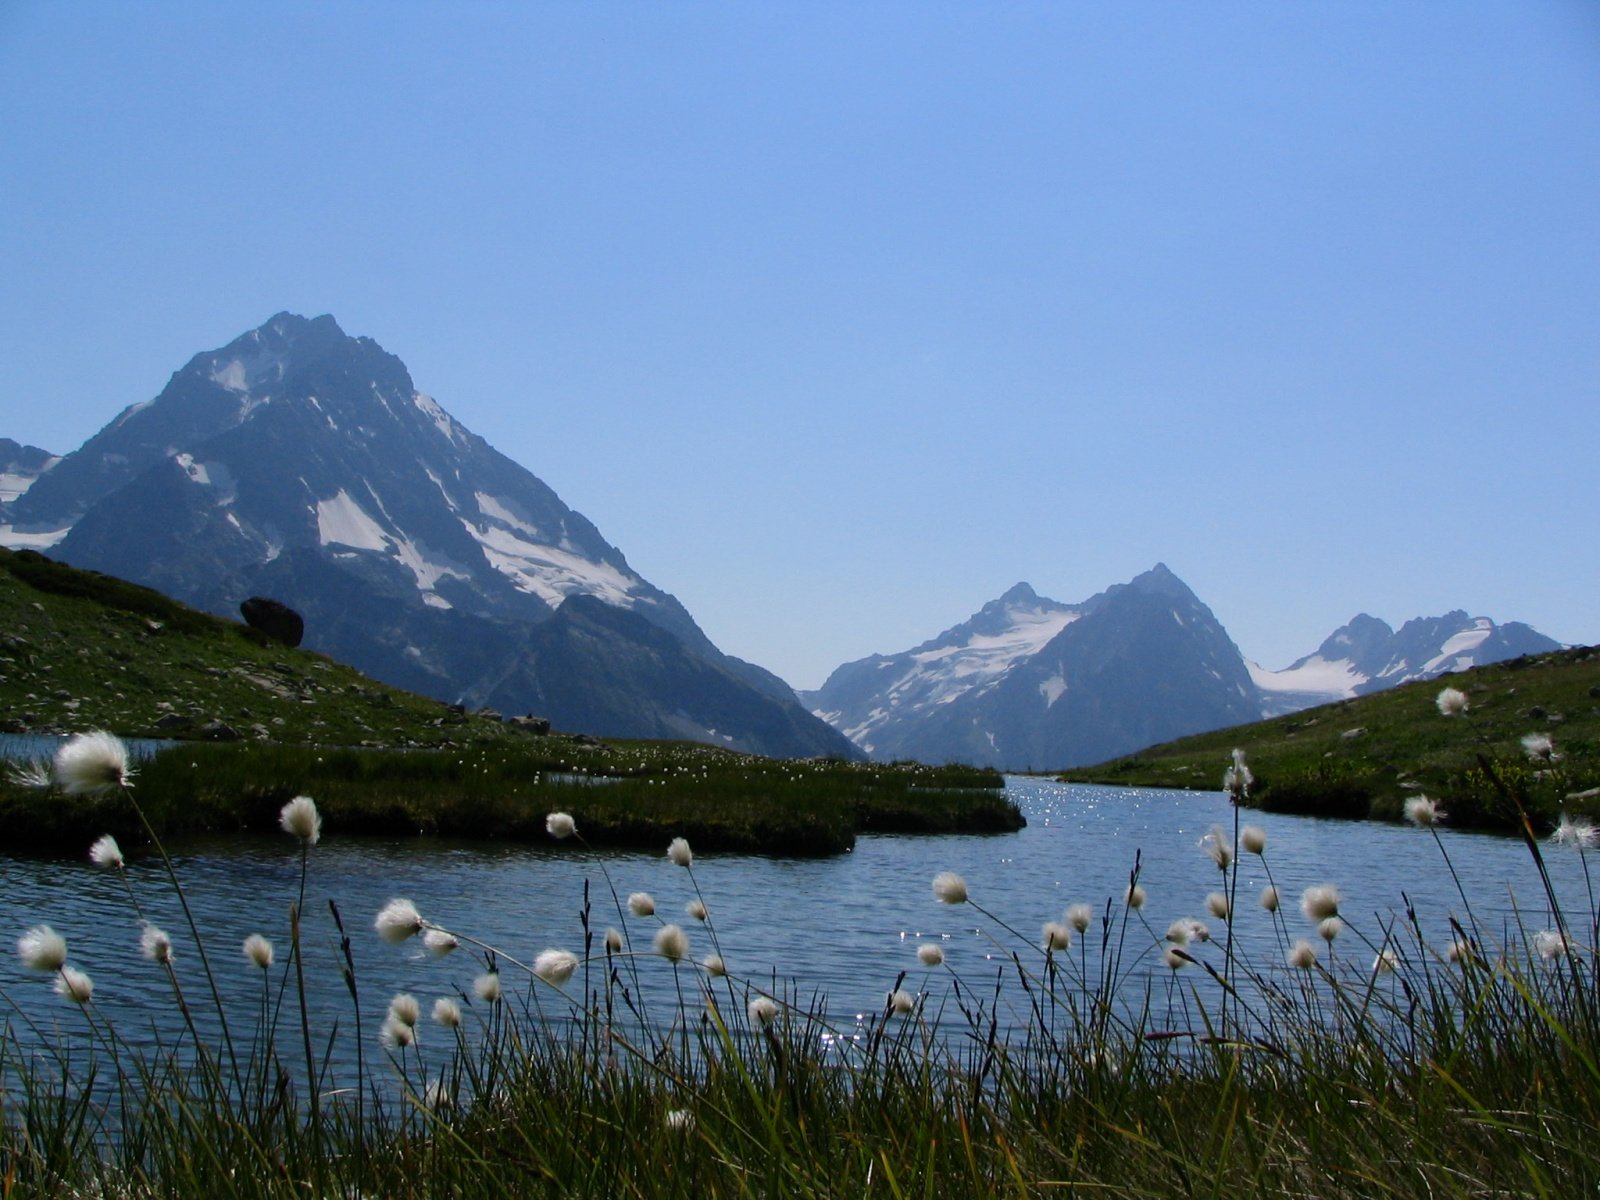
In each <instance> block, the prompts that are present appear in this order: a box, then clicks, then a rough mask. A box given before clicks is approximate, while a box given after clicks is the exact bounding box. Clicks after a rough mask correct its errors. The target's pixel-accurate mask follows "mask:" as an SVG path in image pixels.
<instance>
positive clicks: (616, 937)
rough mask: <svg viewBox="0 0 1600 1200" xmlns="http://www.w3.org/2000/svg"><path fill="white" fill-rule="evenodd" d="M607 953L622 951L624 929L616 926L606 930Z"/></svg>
mask: <svg viewBox="0 0 1600 1200" xmlns="http://www.w3.org/2000/svg"><path fill="white" fill-rule="evenodd" d="M606 953H607V954H621V953H622V930H620V929H614V928H613V929H607V930H606Z"/></svg>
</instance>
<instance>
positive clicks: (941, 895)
mask: <svg viewBox="0 0 1600 1200" xmlns="http://www.w3.org/2000/svg"><path fill="white" fill-rule="evenodd" d="M933 898H934V899H935V900H937V901H939V903H941V904H965V903H966V902H967V881H966V880H965V879H963V878H961V876H959V875H957V874H956V873H955V872H954V871H940V872H939V873H938V874H937V875H935V876H934V877H933Z"/></svg>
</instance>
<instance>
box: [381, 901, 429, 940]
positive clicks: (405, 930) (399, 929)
mask: <svg viewBox="0 0 1600 1200" xmlns="http://www.w3.org/2000/svg"><path fill="white" fill-rule="evenodd" d="M372 924H373V927H374V928H376V929H377V931H378V935H379V936H380V937H381V938H383V940H384V941H386V942H403V941H405V940H406V939H407V938H408V937H410V936H411V935H412V934H414V933H421V932H422V930H423V927H424V924H425V923H424V922H423V920H422V914H421V913H419V912H418V911H417V906H416V905H415V904H413V903H411V901H409V900H402V899H398V898H397V899H394V900H391V901H389V903H387V904H385V905H384V906H383V908H382V909H380V910H379V912H378V916H377V919H376V920H374V921H373V922H372Z"/></svg>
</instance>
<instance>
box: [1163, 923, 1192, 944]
mask: <svg viewBox="0 0 1600 1200" xmlns="http://www.w3.org/2000/svg"><path fill="white" fill-rule="evenodd" d="M1191 936H1192V934H1191V930H1190V919H1189V918H1188V917H1179V918H1178V919H1177V920H1176V921H1174V922H1173V923H1172V924H1171V925H1168V926H1167V941H1169V942H1171V943H1173V945H1176V946H1182V945H1185V944H1186V943H1187V942H1188V941H1189V938H1190V937H1191Z"/></svg>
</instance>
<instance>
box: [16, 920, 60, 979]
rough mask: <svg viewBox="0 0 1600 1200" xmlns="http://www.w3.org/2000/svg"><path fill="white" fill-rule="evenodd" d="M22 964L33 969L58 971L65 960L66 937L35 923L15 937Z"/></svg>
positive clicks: (48, 927) (46, 926)
mask: <svg viewBox="0 0 1600 1200" xmlns="http://www.w3.org/2000/svg"><path fill="white" fill-rule="evenodd" d="M17 954H18V956H19V957H21V959H22V965H23V966H25V967H28V968H29V969H31V970H34V971H59V970H61V968H62V967H63V966H64V965H65V964H66V961H67V939H66V938H64V937H62V936H61V935H60V934H59V933H57V932H56V931H55V930H54V929H51V928H50V926H48V925H35V926H34V927H33V928H32V929H30V930H28V932H27V933H25V934H23V935H22V936H21V937H20V938H18V939H17Z"/></svg>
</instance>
